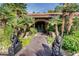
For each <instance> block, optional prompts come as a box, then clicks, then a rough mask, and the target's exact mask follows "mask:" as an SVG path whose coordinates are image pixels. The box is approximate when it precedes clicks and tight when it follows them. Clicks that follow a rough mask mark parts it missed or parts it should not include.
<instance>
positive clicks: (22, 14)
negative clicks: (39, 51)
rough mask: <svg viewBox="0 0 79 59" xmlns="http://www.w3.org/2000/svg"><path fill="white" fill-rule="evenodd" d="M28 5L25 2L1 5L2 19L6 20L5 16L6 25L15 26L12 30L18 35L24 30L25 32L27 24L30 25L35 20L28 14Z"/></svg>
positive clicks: (0, 13)
mask: <svg viewBox="0 0 79 59" xmlns="http://www.w3.org/2000/svg"><path fill="white" fill-rule="evenodd" d="M26 5H27V4H23V3H19V4H16V3H10V4H9V3H6V4H2V5H1V7H0V15H1V19H2V20H4V18H3V17H4V16H5V17H6V20H7V22H6V24H7V25H6V27H7V26H8V28H13V31H12V32H15V33H16V35H17V36H19V34H20V33H22V32H23V33H25V31H26V28H27V26H28V27H29V26H30V25H31V23H32V22H33V20H31V19H32V18H31V17H29V16H27V11H26ZM2 22H3V21H2ZM6 27H5V28H6Z"/></svg>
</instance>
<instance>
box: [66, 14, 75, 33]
mask: <svg viewBox="0 0 79 59" xmlns="http://www.w3.org/2000/svg"><path fill="white" fill-rule="evenodd" d="M73 16H74V13H70V14H69V22H68V25H67V34H69V32H70V30H71V27H72V25H73Z"/></svg>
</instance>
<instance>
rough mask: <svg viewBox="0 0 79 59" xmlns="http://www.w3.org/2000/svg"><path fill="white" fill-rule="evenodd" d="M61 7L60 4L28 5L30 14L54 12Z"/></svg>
mask: <svg viewBox="0 0 79 59" xmlns="http://www.w3.org/2000/svg"><path fill="white" fill-rule="evenodd" d="M57 5H59V4H58V3H29V4H27V11H28V13H32V12H40V13H42V12H47V11H48V10H53V9H55V7H56V6H57Z"/></svg>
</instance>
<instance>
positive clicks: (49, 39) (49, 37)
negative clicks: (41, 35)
mask: <svg viewBox="0 0 79 59" xmlns="http://www.w3.org/2000/svg"><path fill="white" fill-rule="evenodd" d="M53 41H54V39H53V37H51V36H48V37H47V42H48V44H50V45H51V44H52V43H53Z"/></svg>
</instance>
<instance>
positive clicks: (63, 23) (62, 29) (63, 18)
mask: <svg viewBox="0 0 79 59" xmlns="http://www.w3.org/2000/svg"><path fill="white" fill-rule="evenodd" d="M64 25H65V16H63V17H62V27H61V36H63V33H64Z"/></svg>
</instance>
